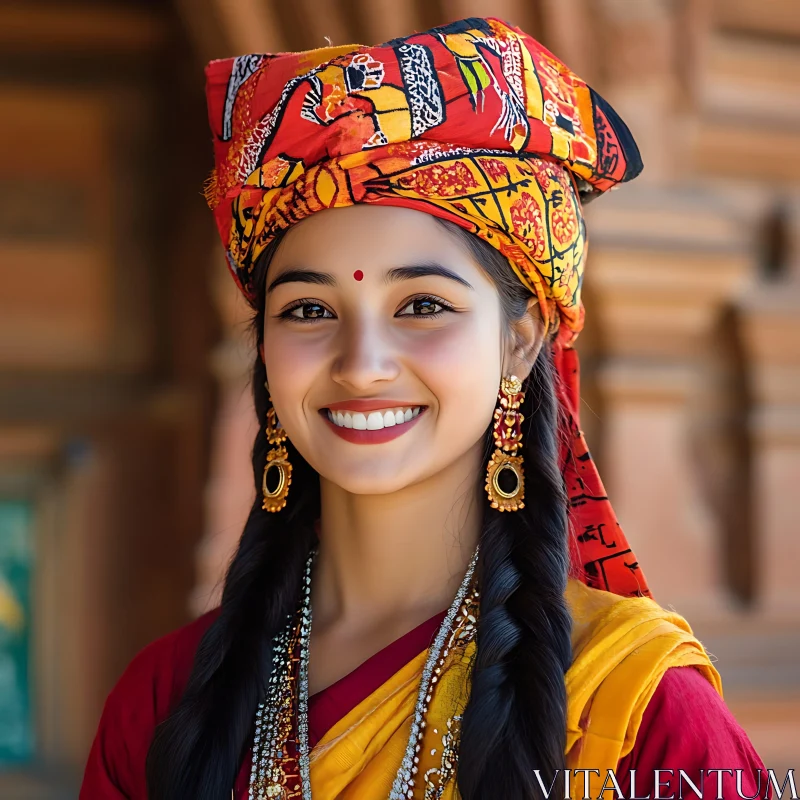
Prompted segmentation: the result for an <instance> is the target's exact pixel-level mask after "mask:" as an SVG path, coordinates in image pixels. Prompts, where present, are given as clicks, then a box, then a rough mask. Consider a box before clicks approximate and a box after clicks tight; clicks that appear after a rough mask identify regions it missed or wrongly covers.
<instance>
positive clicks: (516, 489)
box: [486, 375, 525, 511]
mask: <svg viewBox="0 0 800 800" xmlns="http://www.w3.org/2000/svg"><path fill="white" fill-rule="evenodd" d="M524 399H525V394H524V393H523V391H522V382H521V381H520V379H519V378H517V376H516V375H511V376H510V377H509V378H503V379H502V380H501V381H500V391H499V392H498V395H497V400H498V408H496V409H495V412H494V426H493V431H492V435H493V437H494V443H495V451H494V453H492V457H491V459H490V460H489V464H488V465H487V467H486V494H487V495H488V496H489V500H490V501H491V504H492V508H496V509H498V511H517V510H518V509H520V508H525V503H523V502H522V501H523V500H524V499H525V474H524V472H523V470H522V456H518V455H517V450H518V449H519V448H520V447H521V445H522V421H523V419H524V417H523V416H522V414H520V412H519V407H520V405H521V403H522V401H523V400H524ZM512 476H513V478H514V480H515V483H514V484H513V486H510V485H505V486H502V485H501V483H500V481H501V479H502V480H503V482H504V483H505V480H506V478H508V477H512Z"/></svg>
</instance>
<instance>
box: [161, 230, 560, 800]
mask: <svg viewBox="0 0 800 800" xmlns="http://www.w3.org/2000/svg"><path fill="white" fill-rule="evenodd" d="M437 221H438V222H440V223H441V224H442V225H444V226H445V227H446V228H447V229H448V231H450V232H451V233H452V234H453V235H454V236H457V237H458V238H459V239H460V240H461V241H462V242H463V243H464V244H465V246H466V247H468V248H469V250H470V252H471V253H472V254H473V256H474V257H475V258H476V260H477V261H478V263H479V264H480V265H481V266H482V267H483V269H484V270H485V271H486V273H487V275H488V276H489V278H490V279H491V280H492V281H493V283H494V284H495V286H496V287H497V290H498V293H499V295H500V300H501V304H502V308H503V312H504V316H505V318H506V321H507V322H508V323H509V325H510V324H511V323H512V322H514V321H515V320H518V319H519V318H520V317H521V316H522V315H523V314H524V313H525V310H526V307H527V304H528V301H529V299H530V297H531V294H530V292H529V291H528V290H527V289H526V288H525V287H524V286H523V284H522V283H521V282H520V281H519V279H518V278H517V277H516V276H515V275H514V274H513V272H512V270H511V268H510V266H509V264H508V262H507V261H506V259H505V258H504V257H503V256H502V255H501V254H500V253H499V251H497V250H496V249H495V248H494V247H492V246H491V245H489V244H487V243H485V242H483V241H481V240H479V239H478V238H477V237H476V236H474V235H473V234H471V233H469V232H468V231H466V230H464V229H462V228H460V227H458V226H456V225H455V224H453V223H450V222H446V221H443V220H437ZM277 246H278V240H277V239H276V240H273V242H272V243H271V244H270V246H269V247H268V248H267V249H266V250H265V252H264V253H262V255H261V256H260V257H259V259H258V261H257V263H256V264H255V266H254V280H253V286H254V288H255V298H254V301H253V309H254V316H253V329H254V337H255V341H256V344H257V346H258V350H259V351H260V350H261V344H262V343H263V335H264V333H263V332H264V305H265V297H264V294H265V286H266V273H267V269H268V266H269V262H270V260H271V258H272V256H273V255H274V252H275V250H276V248H277ZM551 342H552V337H548V339H547V340H546V341H545V342H544V343H543V345H542V347H541V349H540V351H539V354H538V357H537V358H536V361H535V363H534V366H533V369H532V371H531V373H530V376H529V377H528V379H527V380H526V381H525V387H524V390H525V392H526V397H525V401H524V403H523V405H522V409H521V410H522V413H523V415H524V416H525V423H524V427H523V433H524V438H523V447H522V451H521V455H522V456H523V457H524V469H525V492H526V497H525V507H524V509H521V510H519V511H515V512H500V511H498V510H495V509H492V508H491V507H490V505H489V503H488V501H487V503H486V510H485V513H484V519H483V526H482V531H481V534H480V541H481V555H480V558H479V562H478V579H479V582H480V587H481V595H480V618H479V622H478V631H477V651H476V656H475V659H474V663H473V672H472V681H471V690H470V697H469V699H468V702H467V706H466V710H465V712H464V718H463V720H462V724H461V741H460V747H459V761H458V772H457V781H458V788H459V791H460V794H461V797H462V798H463V800H533V799H535V800H538V798H543V797H550V796H552V797H559V796H563V776H564V769H565V756H564V749H565V744H566V705H567V698H566V687H565V682H564V674H565V672H566V670H567V669H568V667H569V665H570V663H571V660H572V651H571V644H570V638H571V625H572V620H571V616H570V613H569V609H568V607H567V604H566V600H565V597H564V591H565V589H566V583H567V575H568V567H569V558H568V547H567V497H566V491H565V488H564V485H563V480H562V476H561V470H560V468H559V458H558V413H559V410H558V403H557V400H556V394H555V386H554V381H555V380H556V379H557V376H556V374H555V370H554V368H553V363H552V354H551ZM265 379H266V373H265V367H264V363H263V362H262V360H261V357H260V355H257V356H256V358H255V362H254V367H253V395H254V400H255V408H256V413H257V415H258V419H259V423H260V424H259V433H258V435H257V436H256V441H255V444H254V446H253V479H254V483H255V486H256V495H257V500H256V501H255V503H254V504H253V507H252V509H251V511H250V515H249V517H248V520H247V523H246V524H245V527H244V532H243V533H242V537H241V541H240V543H239V547H238V549H237V551H236V554H235V556H234V557H233V559H232V561H231V564H230V566H229V568H228V571H227V574H226V577H225V585H224V589H223V594H222V602H221V608H220V612H219V615H218V616H217V618H216V619H215V620H214V622H213V623H212V624H211V625H210V627H209V628H208V630H207V631H206V633H205V634H204V636H203V638H202V640H201V642H200V644H199V646H198V649H197V652H196V655H195V659H194V664H193V667H192V672H191V675H190V678H189V681H188V684H187V686H186V689H185V690H184V693H183V695H182V697H181V699H180V701H179V702H178V704H177V705H176V707H175V708H174V709H173V710H172V712H171V713H170V714H169V716H168V717H167V718H166V719H165V720H164V721H163V722H161V723H160V724H159V725H158V726H157V728H156V731H155V735H154V737H153V741H152V743H151V745H150V749H149V752H148V755H147V787H148V797H149V798H150V800H224V798H227V797H228V796H229V794H230V789H231V787H232V786H233V783H234V780H235V778H236V775H237V773H238V771H239V767H240V765H241V761H242V758H244V756H245V753H246V752H247V748H248V746H249V745H250V743H251V737H252V733H253V722H254V717H255V711H256V707H257V705H258V703H259V702H260V701H261V700H262V697H261V693H262V690H263V687H264V685H265V682H266V679H267V677H268V675H269V669H270V661H271V640H272V637H273V636H274V635H275V633H276V632H277V631H278V628H279V626H280V625H282V624H283V621H284V620H285V618H286V615H287V614H289V613H292V612H293V611H294V610H295V608H296V604H297V600H298V597H299V591H300V585H301V578H302V571H303V566H304V563H305V559H306V556H307V554H308V552H309V550H310V548H311V547H312V546H313V544H314V542H315V533H314V523H315V520H316V519H317V518H318V516H319V512H320V490H319V476H318V475H317V473H316V472H315V471H314V470H313V469H312V468H311V467H310V465H309V464H308V462H307V461H306V460H305V459H304V458H303V457H302V456H301V455H300V453H299V452H297V450H296V449H295V448H294V447H292V445H291V442H288V441H287V447H288V449H289V458H290V461H291V463H292V465H293V469H294V471H293V475H292V486H291V490H290V491H291V493H290V497H289V502H288V504H287V506H286V508H284V509H283V510H282V511H280V512H278V513H269V512H267V511H264V510H262V508H261V499H260V493H261V477H262V473H263V470H264V465H265V463H266V454H267V449H268V445H267V441H266V436H265V433H264V422H265V420H266V413H267V408H268V395H267V390H266V388H265V385H264V384H265ZM491 450H492V440H491V427H488V428H487V433H486V458H485V462H484V467H485V466H486V462H488V459H489V455H490V452H491ZM476 479H477V480H479V481H480V483H481V486H482V485H483V482H484V480H485V478H484V476H483V471H481V474H480V475H479V476H477V477H476ZM535 770H539V774H540V775H541V778H542V782H543V784H544V786H546V787H548V789H549V787H550V784H551V781H552V780H553V777H554V776H556V777H555V784H554V787H553V789H552V792H551V793H550V794H548V793H547V792H543V791H542V790H541V788H540V785H539V783H538V781H537V780H536V776H535Z"/></svg>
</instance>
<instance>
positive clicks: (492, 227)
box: [206, 18, 649, 595]
mask: <svg viewBox="0 0 800 800" xmlns="http://www.w3.org/2000/svg"><path fill="white" fill-rule="evenodd" d="M206 77H207V96H208V108H209V119H210V123H211V129H212V131H213V134H214V154H215V162H216V167H215V170H214V173H213V174H212V177H211V179H210V180H209V182H208V185H207V187H206V197H207V199H208V202H209V205H210V207H211V208H212V210H213V211H214V216H215V218H216V222H217V227H218V229H219V233H220V236H221V237H222V242H223V244H224V246H225V249H226V253H227V258H228V264H229V266H230V269H231V272H232V273H233V277H234V279H235V280H236V282H237V284H238V285H239V287H240V288H241V290H242V292H243V293H244V294H245V296H247V297H248V298H249V299H252V295H253V292H252V283H251V275H252V270H253V264H254V262H255V260H256V259H257V258H258V256H259V255H260V254H261V253H262V252H263V251H264V248H265V247H266V246H267V245H268V244H269V243H270V242H271V241H272V240H273V239H274V238H275V236H276V234H278V233H279V232H280V231H282V230H284V229H286V228H287V227H289V226H290V225H292V224H294V223H296V222H299V221H300V220H302V219H304V218H305V217H307V216H308V215H309V214H312V213H313V212H315V211H320V210H323V209H327V208H339V207H343V206H349V205H353V204H355V203H375V204H379V205H393V206H405V207H407V208H413V209H417V210H420V211H425V212H427V213H429V214H434V215H436V216H438V217H441V218H443V219H446V220H450V221H451V222H454V223H456V224H458V225H460V226H462V227H463V228H466V229H467V230H469V231H471V232H472V233H474V234H475V235H477V236H479V237H480V238H481V239H483V240H484V241H485V242H487V243H488V244H490V245H492V246H493V247H495V248H497V249H498V250H499V251H500V252H501V253H502V254H503V255H504V256H506V258H507V259H508V261H509V264H510V265H511V268H513V270H514V272H515V273H516V274H517V276H518V277H519V279H520V280H521V281H522V282H523V284H525V286H527V287H528V288H529V289H530V290H531V292H533V294H535V295H536V297H537V298H538V300H539V306H540V309H541V312H542V317H543V318H544V320H545V323H546V326H547V330H549V331H557V333H556V338H555V341H554V347H553V358H554V362H555V367H556V370H557V372H558V376H559V380H558V382H557V383H558V385H557V393H558V398H559V403H560V406H561V412H562V413H561V415H560V416H561V418H562V422H561V423H560V435H561V458H562V474H563V476H564V480H565V484H566V487H567V491H568V494H569V502H570V513H569V518H570V534H571V535H570V544H571V554H572V568H573V572H574V574H575V575H576V576H577V577H579V578H581V579H582V580H584V581H585V582H586V583H588V584H589V585H590V586H593V587H595V588H599V589H604V590H606V591H612V592H616V593H618V594H624V595H637V594H645V595H646V594H649V593H648V590H647V584H646V581H645V579H644V575H643V574H642V572H641V570H640V569H639V566H638V564H637V562H636V558H635V556H634V554H633V552H632V551H631V549H630V547H629V546H628V544H627V541H626V539H625V536H624V534H623V532H622V530H621V528H620V526H619V523H618V522H617V519H616V516H615V514H614V511H613V509H612V508H611V504H610V503H609V501H608V498H607V497H606V493H605V489H604V488H603V484H602V481H601V480H600V476H599V475H598V473H597V469H596V467H595V465H594V462H593V461H592V458H591V456H590V454H589V451H588V448H587V446H586V442H585V440H584V437H583V433H582V432H581V430H580V422H579V413H578V410H579V409H578V404H579V372H578V357H577V353H576V351H575V350H574V349H573V347H572V344H573V342H574V340H575V338H576V337H577V335H578V333H579V332H580V330H581V329H582V327H583V319H584V308H583V304H582V302H581V284H582V281H583V269H584V264H585V260H586V231H585V225H584V221H583V215H582V213H581V203H582V202H586V201H587V200H588V199H589V198H591V197H593V196H595V195H598V194H601V193H602V192H604V191H606V190H607V189H610V188H612V187H613V186H615V185H616V184H618V183H621V182H623V181H627V180H630V179H631V178H634V177H636V175H638V173H639V172H640V171H641V167H642V165H641V160H640V158H639V152H638V150H637V148H636V144H635V143H634V141H633V138H632V136H631V134H630V131H629V130H628V128H627V127H626V126H625V124H624V123H623V122H622V120H620V118H619V117H618V116H617V115H616V113H615V112H614V111H613V109H612V108H611V107H610V106H609V105H608V103H606V102H605V101H604V100H603V99H602V98H601V97H600V96H599V95H598V94H597V93H596V92H594V91H593V90H592V89H590V88H589V87H588V86H587V85H586V84H585V83H584V82H583V81H582V80H581V79H580V78H578V77H577V76H576V75H575V74H573V73H572V72H571V71H570V70H569V69H568V68H567V67H566V66H565V65H564V64H562V63H561V61H559V60H558V59H557V58H556V57H555V56H554V55H552V53H550V52H548V51H547V50H546V49H545V48H544V47H542V45H540V44H539V43H538V42H537V41H535V40H534V39H532V38H531V37H530V36H528V35H527V34H525V33H523V32H522V31H520V30H518V29H517V28H514V27H512V26H511V25H508V24H507V23H505V22H502V21H500V20H497V19H480V18H472V19H466V20H462V21H460V22H455V23H453V24H451V25H445V26H443V27H440V28H433V29H431V30H429V31H425V32H423V33H418V34H413V35H411V36H407V37H404V38H402V39H394V40H392V41H390V42H386V43H385V44H382V45H378V46H376V47H363V46H359V45H345V46H341V47H329V48H322V49H319V50H310V51H307V52H302V53H280V54H275V55H258V54H253V55H246V56H240V57H238V58H232V59H224V60H220V61H213V62H212V63H211V64H209V66H208V67H207V69H206Z"/></svg>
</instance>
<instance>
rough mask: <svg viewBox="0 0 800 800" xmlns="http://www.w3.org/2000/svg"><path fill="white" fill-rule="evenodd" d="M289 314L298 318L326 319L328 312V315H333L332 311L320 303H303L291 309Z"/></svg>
mask: <svg viewBox="0 0 800 800" xmlns="http://www.w3.org/2000/svg"><path fill="white" fill-rule="evenodd" d="M289 314H290V315H291V316H292V317H295V318H297V319H324V318H325V315H326V314H327V315H328V317H333V315H332V314H331V312H330V311H328V309H327V308H325V307H324V306H321V305H320V304H319V303H303V305H301V306H296V307H295V308H293V309H291V311H290V312H289Z"/></svg>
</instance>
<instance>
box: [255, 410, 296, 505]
mask: <svg viewBox="0 0 800 800" xmlns="http://www.w3.org/2000/svg"><path fill="white" fill-rule="evenodd" d="M267 441H268V442H269V443H270V444H271V445H276V446H275V447H273V448H272V449H271V450H270V451H269V452H268V453H267V463H266V465H265V466H264V477H263V478H262V479H261V494H262V495H263V496H264V502H263V504H262V506H261V508H263V509H264V511H272V512H275V511H280V510H281V509H282V508H283V507H284V506H285V505H286V495H288V494H289V486H291V483H292V465H291V464H290V463H289V453H288V451H287V450H286V447H285V446H284V445H283V442H285V441H286V431H285V430H284V429H283V428H282V427H281V425H280V423H279V422H278V415H277V414H276V413H275V408H274V407H273V406H270V407H269V410H268V411H267ZM271 469H277V470H278V485H277V486H276V487H275V488H274V489H272V490H270V489H269V487H268V486H267V473H268V472H269V471H270V470H271Z"/></svg>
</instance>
